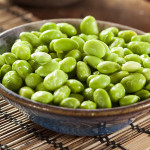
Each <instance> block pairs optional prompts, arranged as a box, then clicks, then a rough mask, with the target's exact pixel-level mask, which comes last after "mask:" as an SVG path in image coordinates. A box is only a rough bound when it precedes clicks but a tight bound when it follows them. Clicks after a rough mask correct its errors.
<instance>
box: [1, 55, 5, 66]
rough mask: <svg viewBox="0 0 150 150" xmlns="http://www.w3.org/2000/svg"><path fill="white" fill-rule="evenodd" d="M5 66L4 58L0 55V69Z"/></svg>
mask: <svg viewBox="0 0 150 150" xmlns="http://www.w3.org/2000/svg"><path fill="white" fill-rule="evenodd" d="M4 64H5V58H4V56H3V55H0V68H1V67H2V66H3V65H4Z"/></svg>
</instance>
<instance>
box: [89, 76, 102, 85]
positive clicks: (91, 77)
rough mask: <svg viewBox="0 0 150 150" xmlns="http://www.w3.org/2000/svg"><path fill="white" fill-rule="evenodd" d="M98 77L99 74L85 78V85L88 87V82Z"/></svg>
mask: <svg viewBox="0 0 150 150" xmlns="http://www.w3.org/2000/svg"><path fill="white" fill-rule="evenodd" d="M98 75H99V74H95V75H94V74H93V75H90V76H89V77H88V78H87V80H86V83H87V85H89V82H90V81H91V80H92V79H93V78H95V77H97V76H98Z"/></svg>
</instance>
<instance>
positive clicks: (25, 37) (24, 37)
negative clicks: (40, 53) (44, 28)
mask: <svg viewBox="0 0 150 150" xmlns="http://www.w3.org/2000/svg"><path fill="white" fill-rule="evenodd" d="M19 37H20V39H21V41H27V42H29V43H30V44H31V45H32V46H33V47H37V46H39V45H40V40H39V38H38V37H37V36H36V35H34V34H32V33H30V32H21V33H20V35H19Z"/></svg>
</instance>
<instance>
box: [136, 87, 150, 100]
mask: <svg viewBox="0 0 150 150" xmlns="http://www.w3.org/2000/svg"><path fill="white" fill-rule="evenodd" d="M135 95H137V96H139V97H140V100H145V99H148V98H149V97H150V92H149V91H148V90H144V89H142V90H140V91H137V92H136V93H135Z"/></svg>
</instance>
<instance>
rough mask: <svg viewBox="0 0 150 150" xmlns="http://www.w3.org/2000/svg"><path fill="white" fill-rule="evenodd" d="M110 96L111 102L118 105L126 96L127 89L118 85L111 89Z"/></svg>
mask: <svg viewBox="0 0 150 150" xmlns="http://www.w3.org/2000/svg"><path fill="white" fill-rule="evenodd" d="M109 95H110V98H111V101H112V102H114V103H117V102H118V101H119V100H120V99H121V98H122V97H124V96H125V88H124V87H123V85H122V84H121V83H118V84H116V85H114V86H113V87H112V88H111V89H110V91H109Z"/></svg>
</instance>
